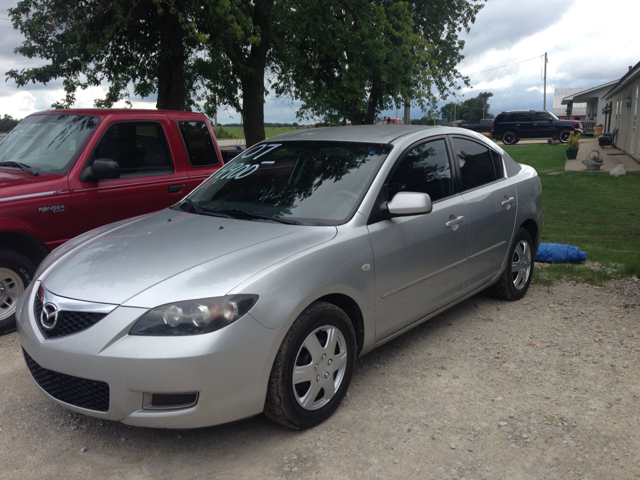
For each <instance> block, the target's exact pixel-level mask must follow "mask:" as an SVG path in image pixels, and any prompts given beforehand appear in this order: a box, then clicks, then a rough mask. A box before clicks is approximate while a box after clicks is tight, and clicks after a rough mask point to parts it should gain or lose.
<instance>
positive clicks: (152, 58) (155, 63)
mask: <svg viewBox="0 0 640 480" xmlns="http://www.w3.org/2000/svg"><path fill="white" fill-rule="evenodd" d="M205 4H206V2H205ZM201 8H202V6H201V4H200V2H197V1H195V0H191V1H187V0H185V1H181V2H177V0H135V1H130V0H112V1H110V2H106V3H105V2H101V1H98V0H87V1H85V2H75V1H73V0H50V1H43V0H21V1H19V2H18V5H17V6H16V7H15V8H13V9H10V10H9V14H10V16H11V18H12V21H13V25H14V27H15V28H17V29H19V30H20V31H21V32H22V33H23V35H24V36H25V38H26V40H25V41H24V43H23V44H22V45H21V46H20V47H18V48H17V49H16V52H17V53H20V54H22V55H24V56H26V57H28V58H35V57H40V58H43V59H46V60H48V61H49V63H48V64H47V65H45V66H42V67H34V68H29V69H23V70H21V71H17V70H11V71H9V72H7V77H8V78H11V79H13V80H14V81H15V82H16V84H17V85H18V86H19V87H20V86H24V85H26V84H27V83H29V82H33V83H36V82H37V83H44V84H47V83H50V82H52V81H54V80H56V79H63V84H64V89H65V91H66V98H65V99H64V100H63V101H61V102H58V103H57V104H55V106H57V107H70V106H71V105H73V103H74V102H75V93H76V91H77V89H78V88H80V89H86V88H87V87H89V86H92V85H100V84H101V83H102V82H105V81H106V82H108V84H109V85H110V88H109V92H108V94H107V96H106V98H104V99H102V100H97V101H96V106H99V107H110V106H112V105H113V104H114V103H115V102H117V101H119V100H121V99H123V98H125V97H126V96H127V95H128V92H127V90H126V89H127V85H128V84H129V83H130V82H133V84H134V94H136V95H140V96H142V97H146V96H148V95H150V94H151V93H153V92H154V91H155V92H157V94H158V100H157V107H158V108H161V109H170V110H182V109H184V107H185V104H186V103H187V92H186V91H185V84H184V71H185V61H186V59H187V58H188V57H189V54H190V52H191V51H194V50H196V49H197V48H198V47H199V43H198V38H197V34H196V25H195V24H193V23H189V21H188V18H189V17H196V16H197V14H198V11H199V10H200V9H201Z"/></svg>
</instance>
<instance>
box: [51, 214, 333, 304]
mask: <svg viewBox="0 0 640 480" xmlns="http://www.w3.org/2000/svg"><path fill="white" fill-rule="evenodd" d="M335 235H336V228H335V227H308V226H300V225H284V224H279V223H272V222H265V221H246V220H235V219H227V218H217V217H210V216H203V215H194V214H191V213H185V212H180V211H176V210H171V209H166V210H162V211H160V212H157V213H155V214H151V215H149V216H145V217H141V218H140V219H138V220H136V221H133V222H130V223H126V224H124V225H120V226H116V227H114V228H113V229H112V230H108V231H106V233H103V234H102V235H100V236H98V237H96V238H93V239H91V240H89V241H87V242H86V243H85V244H84V245H82V246H81V247H80V248H76V249H74V250H72V251H71V252H69V253H68V254H67V255H66V256H64V257H63V258H62V260H61V261H60V262H58V263H57V264H56V265H55V266H54V267H53V268H51V270H49V271H48V272H47V273H46V275H45V276H44V278H43V285H44V286H45V288H46V289H47V290H49V291H50V292H52V293H54V294H56V295H59V296H62V297H67V298H73V299H77V300H84V301H89V302H100V303H110V304H115V305H121V304H126V305H129V306H139V307H146V308H151V307H153V306H157V305H159V304H161V303H168V302H174V301H180V300H183V299H192V298H202V297H213V296H220V295H224V294H226V293H227V292H229V291H230V290H231V289H232V288H233V287H234V286H236V285H238V284H239V283H241V282H243V281H244V280H246V279H247V278H249V277H251V276H252V275H255V274H256V273H258V272H259V271H261V270H262V269H264V268H267V267H269V266H270V265H273V264H274V263H276V262H278V261H280V260H282V259H284V258H286V257H288V256H291V255H294V254H296V253H298V252H300V251H302V250H304V249H307V248H311V247H313V246H315V245H318V244H319V243H322V242H325V241H328V240H330V239H331V238H333V237H334V236H335ZM173 277H175V278H176V279H179V280H177V283H178V286H175V285H173V284H171V282H169V283H170V284H171V285H172V286H171V287H170V288H168V289H166V288H163V287H162V284H163V282H166V281H168V280H169V279H172V278H173ZM173 283H174V284H175V283H176V282H175V281H174V282H173ZM166 290H168V291H166ZM200 291H201V292H202V294H200V293H198V292H200Z"/></svg>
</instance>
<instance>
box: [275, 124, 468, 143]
mask: <svg viewBox="0 0 640 480" xmlns="http://www.w3.org/2000/svg"><path fill="white" fill-rule="evenodd" d="M420 131H428V132H429V135H428V136H435V135H445V134H454V133H465V132H464V130H462V129H461V128H457V127H443V126H424V125H354V126H346V127H326V128H305V129H302V130H295V131H292V132H287V133H282V134H280V135H277V136H275V137H271V138H269V139H268V141H269V142H273V141H274V140H277V141H335V142H362V143H393V142H394V141H395V140H397V139H399V138H401V137H404V136H406V135H411V134H413V133H417V132H420Z"/></svg>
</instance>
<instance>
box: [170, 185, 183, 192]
mask: <svg viewBox="0 0 640 480" xmlns="http://www.w3.org/2000/svg"><path fill="white" fill-rule="evenodd" d="M168 190H169V193H176V192H179V191H180V190H182V185H180V184H179V183H176V184H174V185H169V188H168Z"/></svg>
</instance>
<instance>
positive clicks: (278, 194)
mask: <svg viewBox="0 0 640 480" xmlns="http://www.w3.org/2000/svg"><path fill="white" fill-rule="evenodd" d="M391 148H392V147H391V146H390V145H378V144H362V143H346V142H311V141H309V142H282V143H263V144H260V145H256V146H255V147H253V148H250V149H249V150H247V151H246V152H245V153H244V154H242V155H241V156H238V157H236V158H235V159H234V160H233V161H232V162H231V163H229V164H227V165H225V167H223V168H222V169H220V170H219V171H218V172H217V173H216V174H215V175H213V176H212V177H211V178H210V179H209V180H207V181H206V182H204V183H203V184H202V185H200V186H199V187H198V188H197V189H196V190H194V192H193V193H192V194H191V195H190V196H189V197H188V198H187V199H185V201H184V202H183V203H182V204H181V205H180V206H179V208H182V209H184V210H189V209H191V210H195V211H196V212H197V213H201V214H211V215H222V216H231V217H234V218H242V219H246V220H260V221H269V220H271V221H279V222H282V223H301V224H307V225H340V224H341V223H344V222H345V221H347V220H348V219H349V218H351V216H352V215H353V214H354V212H355V210H356V208H357V206H358V205H359V203H360V200H361V199H362V197H363V196H364V194H365V192H366V190H367V188H368V187H369V185H370V184H371V182H372V181H373V177H374V176H375V174H376V172H377V171H378V169H379V168H380V165H381V164H382V162H383V161H384V159H385V158H386V156H387V154H388V153H389V151H391Z"/></svg>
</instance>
